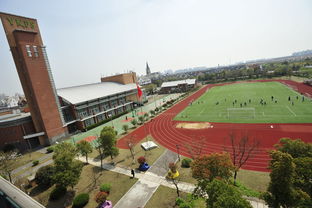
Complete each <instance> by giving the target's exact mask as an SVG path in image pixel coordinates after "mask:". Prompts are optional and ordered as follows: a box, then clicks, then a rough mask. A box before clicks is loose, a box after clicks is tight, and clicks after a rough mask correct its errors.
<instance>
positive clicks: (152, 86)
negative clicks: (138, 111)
mask: <svg viewBox="0 0 312 208" xmlns="http://www.w3.org/2000/svg"><path fill="white" fill-rule="evenodd" d="M156 88H157V85H156V84H153V83H152V84H148V85H145V86H144V89H145V91H146V93H147V94H153V93H154V90H155V89H156Z"/></svg>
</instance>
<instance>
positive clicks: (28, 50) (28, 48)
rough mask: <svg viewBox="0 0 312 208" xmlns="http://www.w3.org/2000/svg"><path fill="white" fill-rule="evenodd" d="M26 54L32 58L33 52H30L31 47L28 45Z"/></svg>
mask: <svg viewBox="0 0 312 208" xmlns="http://www.w3.org/2000/svg"><path fill="white" fill-rule="evenodd" d="M26 52H27V56H28V57H31V56H32V55H31V50H30V45H26Z"/></svg>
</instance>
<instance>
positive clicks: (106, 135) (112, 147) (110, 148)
mask: <svg viewBox="0 0 312 208" xmlns="http://www.w3.org/2000/svg"><path fill="white" fill-rule="evenodd" d="M116 136H117V133H116V131H115V130H114V129H113V128H112V127H111V126H104V127H103V129H102V131H101V135H100V137H99V139H98V143H99V146H100V148H101V149H102V151H103V154H104V155H105V156H108V155H109V156H110V157H111V159H113V157H114V156H117V155H118V154H119V151H118V149H117V147H116V142H117V139H116Z"/></svg>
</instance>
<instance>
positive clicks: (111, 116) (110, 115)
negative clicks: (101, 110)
mask: <svg viewBox="0 0 312 208" xmlns="http://www.w3.org/2000/svg"><path fill="white" fill-rule="evenodd" d="M108 117H110V118H111V122H112V127H113V129H114V121H113V115H112V114H111V113H110V114H109V115H108Z"/></svg>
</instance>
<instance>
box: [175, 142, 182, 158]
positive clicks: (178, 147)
mask: <svg viewBox="0 0 312 208" xmlns="http://www.w3.org/2000/svg"><path fill="white" fill-rule="evenodd" d="M176 147H177V152H178V160H179V161H180V160H181V159H180V146H179V145H178V144H176Z"/></svg>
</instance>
